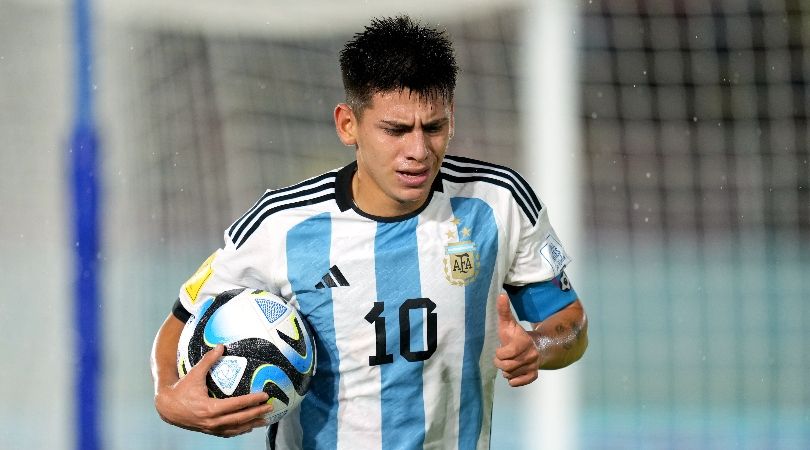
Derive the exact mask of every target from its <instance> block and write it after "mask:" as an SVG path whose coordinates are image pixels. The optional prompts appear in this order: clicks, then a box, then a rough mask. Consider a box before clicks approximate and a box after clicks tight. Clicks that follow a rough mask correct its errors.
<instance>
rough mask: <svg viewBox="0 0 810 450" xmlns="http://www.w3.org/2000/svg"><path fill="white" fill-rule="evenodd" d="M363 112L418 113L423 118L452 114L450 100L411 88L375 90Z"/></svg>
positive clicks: (410, 114)
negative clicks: (426, 94) (427, 94)
mask: <svg viewBox="0 0 810 450" xmlns="http://www.w3.org/2000/svg"><path fill="white" fill-rule="evenodd" d="M365 110H366V111H365V112H364V113H363V114H367V113H371V114H374V115H375V116H389V117H391V118H396V117H397V116H403V118H405V117H410V116H412V115H413V114H418V115H419V116H421V117H422V118H423V119H427V118H431V119H433V118H437V117H447V116H449V115H450V113H451V111H450V101H449V100H448V99H446V98H444V97H440V96H432V97H426V96H424V95H419V94H418V93H415V92H412V91H410V90H407V89H406V90H402V91H400V90H395V91H385V92H375V93H374V95H372V97H371V102H370V103H369V105H368V106H367V107H366V108H365Z"/></svg>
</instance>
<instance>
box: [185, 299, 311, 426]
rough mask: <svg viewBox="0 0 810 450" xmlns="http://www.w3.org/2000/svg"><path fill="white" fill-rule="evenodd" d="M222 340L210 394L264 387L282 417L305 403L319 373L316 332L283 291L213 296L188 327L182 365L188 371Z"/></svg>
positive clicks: (209, 379) (275, 413) (275, 412)
mask: <svg viewBox="0 0 810 450" xmlns="http://www.w3.org/2000/svg"><path fill="white" fill-rule="evenodd" d="M217 344H223V345H224V346H225V353H224V355H223V356H222V357H221V358H220V359H219V361H217V363H215V364H214V366H213V367H212V368H211V370H210V372H209V373H208V376H207V380H206V381H207V385H208V391H209V395H211V396H212V397H216V398H226V397H233V396H237V395H244V394H248V393H251V392H259V391H264V392H267V394H268V395H269V396H270V400H268V402H269V403H272V404H273V411H272V412H271V413H270V414H269V415H268V416H267V420H268V422H270V423H275V422H278V421H279V420H281V418H282V417H284V416H285V415H286V414H287V412H288V411H291V410H292V409H294V408H295V407H296V406H298V404H300V403H301V400H303V398H304V396H305V395H306V393H307V390H308V389H309V383H310V380H311V378H312V376H313V375H314V374H315V356H316V355H315V335H314V333H313V332H312V329H311V328H310V325H309V324H308V323H307V321H306V320H305V319H304V317H303V316H302V315H301V314H300V313H299V312H298V310H296V309H295V308H294V307H293V306H292V305H290V304H289V303H287V301H286V300H284V299H283V298H281V297H278V296H276V295H273V294H270V293H269V292H265V291H256V290H251V289H234V290H231V291H226V292H223V293H221V294H219V295H217V296H216V298H209V299H207V300H205V302H204V303H203V304H202V305H201V306H200V310H199V313H198V314H197V316H194V315H192V316H191V317H190V318H189V320H188V321H187V322H186V324H185V326H184V327H183V331H182V332H181V334H180V341H179V343H178V347H177V370H178V373H179V374H180V376H181V377H182V376H184V375H185V374H187V373H188V371H189V370H190V369H191V367H193V366H194V365H195V364H197V363H198V362H199V361H200V359H202V357H203V355H205V353H206V352H208V351H210V350H211V349H213V348H214V347H215V346H216V345H217Z"/></svg>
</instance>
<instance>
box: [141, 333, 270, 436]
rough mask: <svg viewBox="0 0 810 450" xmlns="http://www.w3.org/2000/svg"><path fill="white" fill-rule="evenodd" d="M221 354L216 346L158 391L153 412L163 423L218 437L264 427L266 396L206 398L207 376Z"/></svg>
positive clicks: (264, 394)
mask: <svg viewBox="0 0 810 450" xmlns="http://www.w3.org/2000/svg"><path fill="white" fill-rule="evenodd" d="M224 351H225V350H224V347H223V346H222V345H217V346H216V347H215V348H214V349H213V350H211V351H209V352H208V353H206V354H205V356H203V358H202V359H201V360H200V362H199V363H197V365H196V366H194V367H192V368H191V370H190V371H189V372H188V374H186V376H185V377H183V378H180V379H179V380H178V381H177V382H176V383H174V384H172V385H167V386H164V387H162V388H160V389H159V390H158V392H157V394H156V395H155V408H156V409H157V411H158V413H159V414H160V417H161V418H162V419H163V420H164V421H166V422H168V423H171V424H173V425H176V426H178V427H181V428H185V429H187V430H193V431H200V432H203V433H207V434H213V435H216V436H221V437H232V436H238V435H240V434H245V433H247V432H249V431H252V430H253V429H254V428H257V427H264V426H267V421H266V420H265V418H264V416H265V415H266V414H268V413H269V412H271V411H272V410H273V406H272V405H270V404H267V400H268V395H267V394H266V393H265V392H257V393H253V394H247V395H242V396H238V397H232V398H226V399H216V398H211V397H209V396H208V387H207V386H206V385H205V378H206V375H207V374H208V371H209V370H210V369H211V367H212V366H213V365H214V363H216V362H217V360H218V359H219V357H220V356H222V354H223V353H224Z"/></svg>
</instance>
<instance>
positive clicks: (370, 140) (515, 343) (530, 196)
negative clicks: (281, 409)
mask: <svg viewBox="0 0 810 450" xmlns="http://www.w3.org/2000/svg"><path fill="white" fill-rule="evenodd" d="M340 68H341V71H342V75H343V83H344V87H345V91H346V99H345V103H340V104H338V105H337V107H336V108H335V110H334V121H335V127H336V130H337V134H338V137H339V138H340V140H341V141H342V142H343V144H345V145H347V146H350V147H353V148H354V151H355V156H356V161H354V162H353V163H351V164H349V165H348V166H346V167H343V168H340V169H336V170H334V171H331V172H328V173H325V174H323V175H320V176H317V177H314V178H311V179H308V180H305V181H302V182H300V183H298V184H296V185H294V186H290V187H287V188H283V189H278V190H270V191H267V192H266V193H265V194H264V195H263V196H262V197H261V198H260V199H259V200H258V201H257V202H256V203H255V205H254V206H253V207H252V208H251V209H250V210H248V211H247V212H246V213H245V214H244V215H243V216H242V217H241V218H239V219H238V220H236V222H234V223H233V224H232V225H231V226H230V227H229V228H228V229H227V230H226V231H225V244H224V246H223V247H222V248H221V249H219V250H217V251H216V252H215V253H214V254H213V255H211V257H210V258H209V259H208V260H207V261H206V262H205V263H204V264H203V266H202V267H201V268H200V269H199V271H198V272H197V273H196V274H195V275H194V276H192V277H191V279H190V280H189V281H188V282H187V283H186V284H185V285H184V286H183V288H181V290H180V296H179V299H178V301H177V302H176V303H175V306H174V308H173V311H172V313H171V314H169V316H168V318H167V319H166V320H165V322H164V323H163V325H162V326H161V328H160V330H159V331H158V334H157V336H156V338H155V343H154V347H153V352H152V368H153V369H152V371H153V376H154V380H155V406H156V408H157V411H158V412H159V414H160V416H161V417H162V418H163V419H164V420H166V421H167V422H170V423H172V424H174V425H177V426H179V427H183V428H187V429H191V430H197V431H202V432H205V433H210V434H214V435H219V436H233V435H237V434H241V433H245V432H248V431H250V430H252V429H253V428H255V427H259V426H264V425H266V424H265V422H264V420H263V418H262V417H263V415H264V414H266V413H268V412H269V410H270V408H271V407H270V406H269V405H267V404H266V403H265V402H266V401H267V400H268V396H267V394H265V393H255V394H249V395H246V396H242V397H236V398H230V399H212V398H209V397H208V395H207V390H206V387H205V381H204V380H205V374H206V372H207V371H208V369H209V368H210V367H211V366H212V364H213V363H214V362H215V361H216V359H217V358H218V357H219V356H221V355H222V352H223V350H222V348H221V346H218V347H217V348H216V349H215V350H213V351H210V352H208V353H207V354H206V356H205V357H204V358H203V359H202V361H201V362H200V363H199V364H198V365H197V366H195V367H194V368H192V369H191V371H190V373H189V374H188V375H186V376H185V377H183V378H182V379H178V374H177V369H176V364H175V352H176V347H177V342H178V337H179V334H180V332H181V330H182V328H183V322H184V320H185V319H186V318H187V317H189V315H190V314H193V313H195V312H196V308H198V307H199V305H200V303H202V301H201V300H202V299H205V298H208V297H211V296H214V295H216V294H217V293H219V292H222V291H225V290H228V289H234V288H238V287H248V288H255V289H263V290H267V291H270V292H273V293H276V294H279V295H281V296H283V297H285V298H288V299H290V301H291V302H293V304H295V305H296V306H297V307H298V309H299V310H300V311H301V313H302V314H303V315H305V316H306V317H307V319H308V320H309V323H310V324H311V325H312V327H313V329H314V331H315V334H316V337H317V373H316V375H315V377H314V378H313V379H312V382H311V385H310V391H309V393H308V394H307V397H306V398H305V399H304V401H303V403H302V404H301V406H300V408H299V409H298V410H296V411H294V412H292V413H290V414H288V415H287V416H286V417H285V418H284V419H282V420H281V422H279V424H278V425H274V426H272V427H270V428H269V431H268V448H271V449H275V448H278V449H299V448H304V449H318V450H321V449H337V448H341V449H366V450H374V449H385V450H388V449H421V448H434V449H439V448H442V449H444V448H459V449H485V448H489V440H490V424H491V420H490V417H491V412H492V403H493V385H494V380H495V376H496V375H497V372H498V369H500V370H501V372H502V374H503V376H504V377H506V378H507V379H508V381H509V384H510V385H512V386H521V385H525V384H528V383H531V382H533V381H534V380H535V379H537V378H538V371H539V370H541V369H554V368H560V367H564V366H567V365H569V364H571V363H572V362H574V361H576V360H577V359H579V358H580V357H581V356H582V354H583V352H584V351H585V348H586V346H587V332H586V330H587V321H586V317H585V313H584V310H583V307H582V305H581V304H580V302H579V299H578V298H577V295H576V293H575V292H574V289H573V288H572V287H571V283H570V282H569V281H568V279H567V277H566V275H565V272H564V269H565V267H566V265H567V264H568V262H569V258H568V256H567V255H566V252H565V250H564V249H563V247H562V245H561V244H560V242H559V240H558V239H557V236H556V234H555V232H554V230H553V229H552V227H551V225H550V223H549V216H548V211H547V209H546V207H545V206H544V205H543V203H542V202H540V200H539V199H538V198H537V196H536V195H535V193H534V192H533V191H532V189H531V187H529V186H528V185H527V183H526V182H525V181H524V180H523V179H522V178H521V177H520V176H519V175H518V174H517V173H516V172H514V171H512V170H511V169H508V168H506V167H502V166H498V165H494V164H490V163H486V162H482V161H476V160H473V159H469V158H464V157H460V156H450V155H447V156H446V155H445V152H446V150H447V147H448V144H449V142H450V140H451V138H452V137H453V129H454V117H453V93H454V89H455V82H456V74H457V66H456V62H455V58H454V56H453V49H452V45H451V43H450V41H449V40H448V38H447V37H446V35H445V34H444V33H443V32H440V31H437V30H435V29H432V28H428V27H425V26H422V25H420V24H417V23H414V22H413V21H412V20H411V19H409V18H408V17H404V16H401V17H396V18H385V19H378V20H374V21H373V22H372V23H371V25H370V26H368V27H366V28H365V30H364V31H363V32H361V33H359V34H356V35H355V36H354V38H353V39H352V40H350V41H349V42H348V43H347V44H346V45H345V47H344V48H343V50H342V51H341V54H340ZM507 294H508V295H507ZM510 301H511V306H512V307H514V310H515V312H516V313H517V317H518V318H519V319H521V320H526V321H529V322H531V323H532V324H533V326H532V328H531V329H529V330H526V329H524V327H522V326H521V325H520V324H519V323H518V322H517V319H516V318H515V317H514V316H513V314H512V310H511V308H510Z"/></svg>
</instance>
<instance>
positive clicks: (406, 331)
mask: <svg viewBox="0 0 810 450" xmlns="http://www.w3.org/2000/svg"><path fill="white" fill-rule="evenodd" d="M417 309H424V310H425V312H426V313H427V314H426V315H425V322H424V325H423V326H424V327H425V337H426V339H427V342H426V347H425V349H424V350H417V351H412V350H411V311H412V310H417ZM435 309H436V304H435V303H433V301H431V300H430V299H429V298H410V299H408V300H405V301H404V302H403V303H402V304H401V305H400V306H399V353H400V354H401V355H402V357H403V358H405V359H406V360H408V361H411V362H416V361H424V360H426V359H428V358H430V357H431V356H432V355H433V353H434V352H435V351H436V326H437V325H436V313H435V312H433V310H435ZM384 311H385V304H384V303H383V302H374V306H373V307H372V308H371V311H369V312H368V314H366V321H368V323H370V324H373V325H374V333H375V334H376V336H377V343H376V354H374V355H371V356H369V357H368V365H370V366H379V365H381V364H391V363H392V362H394V355H392V354H390V353H388V347H387V342H386V341H387V339H386V326H387V324H386V318H385V316H383V315H382V314H383V312H384Z"/></svg>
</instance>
